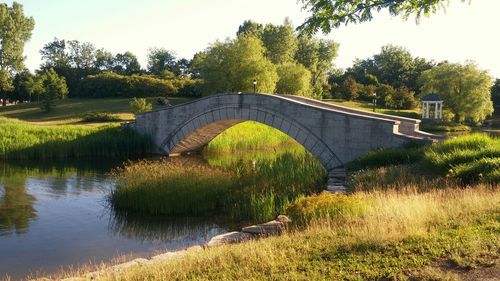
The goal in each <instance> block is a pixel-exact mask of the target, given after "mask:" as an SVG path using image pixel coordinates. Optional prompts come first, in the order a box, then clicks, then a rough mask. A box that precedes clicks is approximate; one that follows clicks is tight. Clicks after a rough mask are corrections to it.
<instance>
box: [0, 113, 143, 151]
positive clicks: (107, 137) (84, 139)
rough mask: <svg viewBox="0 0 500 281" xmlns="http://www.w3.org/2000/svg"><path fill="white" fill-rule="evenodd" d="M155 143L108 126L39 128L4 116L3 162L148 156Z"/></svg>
mask: <svg viewBox="0 0 500 281" xmlns="http://www.w3.org/2000/svg"><path fill="white" fill-rule="evenodd" d="M150 148H151V140H150V139H149V138H148V137H145V136H141V135H139V134H137V133H135V132H134V131H132V130H130V129H127V128H121V127H112V126H104V127H100V128H89V127H85V126H35V125H29V124H27V123H24V122H21V121H16V120H14V119H9V118H3V117H0V159H14V160H15V159H27V160H38V159H103V158H109V159H112V158H120V159H122V158H128V157H139V156H145V155H147V153H149V151H150Z"/></svg>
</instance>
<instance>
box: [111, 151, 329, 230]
mask: <svg viewBox="0 0 500 281" xmlns="http://www.w3.org/2000/svg"><path fill="white" fill-rule="evenodd" d="M252 161H253V162H254V163H255V167H254V164H253V163H252V162H248V160H247V161H245V160H243V159H239V160H238V158H235V159H226V160H224V161H219V162H215V163H217V164H218V166H217V165H213V166H209V165H207V164H206V163H205V162H204V161H202V160H201V159H199V158H193V157H192V158H171V159H161V160H157V161H139V162H129V163H128V164H126V165H125V166H124V167H123V168H121V169H118V170H116V171H115V172H114V176H115V177H116V179H117V187H116V189H115V190H114V191H113V193H112V195H111V196H110V201H111V203H112V205H113V206H114V207H115V208H117V209H120V210H132V211H136V212H144V213H148V214H153V215H167V216H174V215H177V216H211V215H214V214H215V215H224V216H227V217H229V218H232V219H234V220H237V221H239V220H252V221H258V222H260V221H265V220H269V219H272V218H274V217H275V216H276V215H277V214H280V213H283V212H284V211H285V210H286V207H287V206H288V205H289V204H290V202H293V201H294V200H295V199H296V198H298V197H299V196H303V195H309V194H313V193H315V192H318V191H319V190H321V189H322V188H323V184H324V180H325V176H326V172H325V171H324V169H323V168H322V167H321V164H320V163H319V162H318V161H317V160H316V159H315V158H314V157H313V156H312V155H310V154H308V153H306V152H305V151H304V150H301V151H300V150H299V152H297V153H287V152H284V153H282V154H279V155H278V156H277V157H276V158H269V157H264V158H258V157H257V156H256V158H254V159H253V160H252ZM235 163H237V164H235Z"/></svg>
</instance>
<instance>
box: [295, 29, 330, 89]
mask: <svg viewBox="0 0 500 281" xmlns="http://www.w3.org/2000/svg"><path fill="white" fill-rule="evenodd" d="M338 48H339V44H338V43H336V42H334V41H333V40H325V39H316V38H311V37H307V36H299V37H298V49H297V52H296V54H295V59H296V61H297V62H298V63H300V64H302V65H303V66H305V67H306V68H307V69H308V70H309V71H310V72H311V75H312V79H311V84H312V87H313V89H314V91H315V93H314V94H315V95H316V96H321V95H323V88H324V85H328V76H327V74H328V72H330V70H331V69H332V67H333V60H334V59H335V58H336V57H337V52H338Z"/></svg>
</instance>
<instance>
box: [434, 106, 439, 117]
mask: <svg viewBox="0 0 500 281" xmlns="http://www.w3.org/2000/svg"><path fill="white" fill-rule="evenodd" d="M438 104H439V103H438V102H435V103H434V119H437V118H438V110H439V108H438V106H439V105H438Z"/></svg>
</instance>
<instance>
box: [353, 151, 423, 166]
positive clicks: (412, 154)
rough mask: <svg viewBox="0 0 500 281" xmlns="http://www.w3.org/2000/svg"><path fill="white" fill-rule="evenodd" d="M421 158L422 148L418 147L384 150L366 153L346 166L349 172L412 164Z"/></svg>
mask: <svg viewBox="0 0 500 281" xmlns="http://www.w3.org/2000/svg"><path fill="white" fill-rule="evenodd" d="M422 157H423V151H422V148H419V147H418V146H414V147H406V148H386V149H377V150H373V151H370V152H368V153H367V154H366V155H364V156H361V157H359V158H358V159H356V160H354V161H353V162H351V163H350V164H349V165H348V169H349V170H351V171H356V170H361V169H366V168H378V167H384V166H391V165H401V164H412V163H415V162H418V161H419V160H421V159H422Z"/></svg>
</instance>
